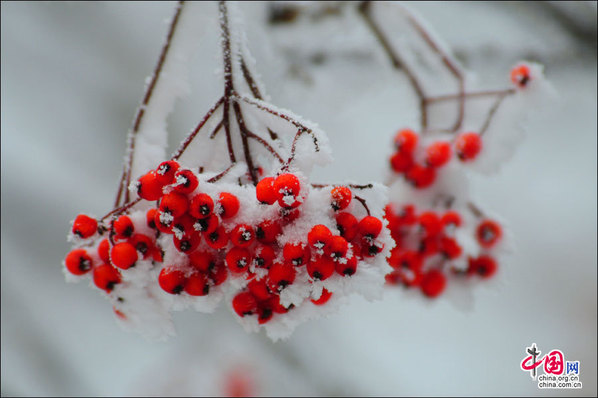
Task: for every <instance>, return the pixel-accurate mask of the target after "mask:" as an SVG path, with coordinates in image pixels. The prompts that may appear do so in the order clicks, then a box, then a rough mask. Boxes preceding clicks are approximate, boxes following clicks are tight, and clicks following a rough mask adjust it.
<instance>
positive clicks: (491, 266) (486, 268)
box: [468, 256, 498, 278]
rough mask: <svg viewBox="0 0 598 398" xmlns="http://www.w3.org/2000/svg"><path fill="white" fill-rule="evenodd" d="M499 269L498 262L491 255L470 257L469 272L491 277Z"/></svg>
mask: <svg viewBox="0 0 598 398" xmlns="http://www.w3.org/2000/svg"><path fill="white" fill-rule="evenodd" d="M497 269H498V264H497V263H496V260H494V259H493V258H492V257H490V256H480V257H478V258H474V259H472V258H470V259H469V269H468V272H469V273H475V274H477V275H479V276H481V277H482V278H490V277H492V276H493V275H494V274H495V273H496V270H497Z"/></svg>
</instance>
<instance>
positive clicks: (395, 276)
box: [384, 270, 402, 285]
mask: <svg viewBox="0 0 598 398" xmlns="http://www.w3.org/2000/svg"><path fill="white" fill-rule="evenodd" d="M401 279H402V278H401V272H400V271H396V270H395V271H392V272H390V273H388V274H386V275H384V280H385V281H386V284H387V285H398V284H399V283H400V282H401Z"/></svg>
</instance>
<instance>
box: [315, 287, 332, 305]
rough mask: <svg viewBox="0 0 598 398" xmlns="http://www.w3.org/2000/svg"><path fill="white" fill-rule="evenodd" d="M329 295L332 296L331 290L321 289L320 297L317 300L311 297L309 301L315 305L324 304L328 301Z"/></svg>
mask: <svg viewBox="0 0 598 398" xmlns="http://www.w3.org/2000/svg"><path fill="white" fill-rule="evenodd" d="M330 297H332V292H329V291H328V290H326V289H322V294H321V295H320V297H319V298H318V299H317V300H314V299H311V302H312V303H314V304H315V305H324V304H326V303H327V302H328V300H330Z"/></svg>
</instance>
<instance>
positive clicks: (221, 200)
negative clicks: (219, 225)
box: [218, 192, 240, 218]
mask: <svg viewBox="0 0 598 398" xmlns="http://www.w3.org/2000/svg"><path fill="white" fill-rule="evenodd" d="M218 204H219V205H220V214H219V215H220V217H222V218H231V217H234V216H236V215H237V212H238V211H239V207H240V204H239V199H237V197H236V196H235V195H233V194H232V193H228V192H221V193H220V195H219V196H218Z"/></svg>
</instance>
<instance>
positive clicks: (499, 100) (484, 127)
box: [479, 93, 509, 137]
mask: <svg viewBox="0 0 598 398" xmlns="http://www.w3.org/2000/svg"><path fill="white" fill-rule="evenodd" d="M507 95H509V94H508V93H506V94H501V95H500V96H499V97H498V98H497V99H496V101H495V102H494V105H492V108H490V110H489V111H488V116H487V117H486V120H485V121H484V124H483V125H482V127H481V128H480V133H479V134H480V137H481V136H483V135H484V133H485V132H486V130H488V127H490V122H491V121H492V118H493V117H494V115H495V114H496V111H497V110H498V108H499V107H500V105H501V104H502V102H503V101H504V99H505V98H506V97H507Z"/></svg>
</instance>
